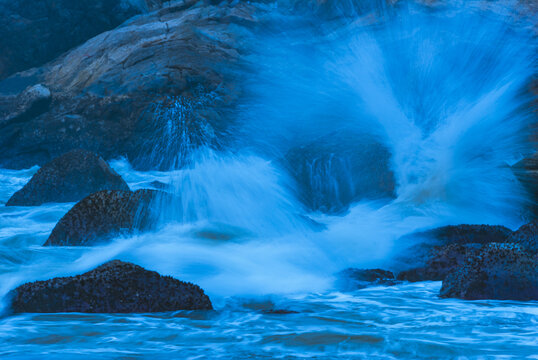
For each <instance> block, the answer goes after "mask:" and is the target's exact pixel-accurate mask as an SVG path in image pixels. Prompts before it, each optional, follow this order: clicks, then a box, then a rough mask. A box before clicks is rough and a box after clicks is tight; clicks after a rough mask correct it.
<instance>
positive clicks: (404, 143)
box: [0, 1, 538, 359]
mask: <svg viewBox="0 0 538 360" xmlns="http://www.w3.org/2000/svg"><path fill="white" fill-rule="evenodd" d="M282 3H284V4H286V3H287V2H278V4H280V7H279V6H276V3H275V5H274V7H273V8H272V9H273V10H272V11H270V12H269V14H270V15H266V16H268V17H269V20H268V21H269V23H270V24H273V25H275V24H276V25H278V26H275V27H273V28H270V29H269V30H267V31H265V32H264V31H261V33H260V34H258V35H259V37H260V43H261V44H264V46H258V47H256V46H254V51H252V53H250V54H249V55H248V58H247V61H248V63H249V64H250V67H251V68H250V69H249V72H250V74H251V79H250V81H248V82H247V83H246V84H245V89H244V90H245V95H244V97H243V98H242V99H241V103H240V104H239V106H238V107H237V111H236V113H234V117H235V121H236V122H235V124H234V128H233V130H234V131H233V132H232V133H230V139H229V140H230V141H228V142H227V146H226V147H224V148H222V147H221V148H218V149H215V148H214V147H212V146H211V144H212V143H213V142H212V141H204V137H210V136H214V133H213V132H212V131H211V124H209V123H208V124H205V123H203V124H195V125H196V126H192V127H189V128H184V126H186V125H185V124H186V121H185V120H186V119H185V117H186V116H188V111H190V108H189V109H186V108H184V105H185V103H186V102H185V101H179V100H178V101H176V102H175V103H172V105H171V108H170V109H163V108H161V107H157V108H158V114H156V118H158V119H159V123H162V121H163V119H164V122H165V123H166V126H167V129H169V133H168V135H167V137H166V138H165V139H164V140H165V141H163V139H157V141H155V143H156V144H158V145H157V146H158V147H159V148H158V149H147V150H148V151H147V153H148V154H153V155H152V156H156V157H158V158H156V159H153V160H154V161H155V163H157V164H162V163H168V164H181V167H179V166H178V167H174V166H171V169H170V170H168V171H145V172H143V171H137V170H135V169H133V168H132V167H131V165H130V164H129V162H128V161H127V160H126V159H116V160H114V161H112V162H111V165H112V167H113V168H115V169H116V170H117V171H118V172H119V173H120V174H121V175H122V176H123V178H124V179H125V180H126V181H127V182H128V184H129V186H130V187H131V188H132V189H133V190H136V189H141V188H148V187H149V188H151V187H152V186H153V185H154V182H155V181H159V182H161V183H163V184H165V188H166V191H168V192H171V193H173V194H175V195H176V196H175V197H174V198H173V200H170V201H168V202H165V203H162V204H161V207H160V211H161V217H160V218H159V222H158V224H156V229H155V230H154V231H151V232H148V233H142V234H134V235H132V236H126V237H120V238H117V239H114V240H113V241H112V242H111V243H110V244H107V245H103V246H97V247H91V248H87V247H73V248H69V247H43V246H42V244H43V243H44V242H45V241H46V239H47V237H48V235H49V234H50V231H51V230H52V228H53V227H54V225H55V224H56V222H57V221H58V220H59V219H60V218H61V217H62V216H63V215H64V214H65V213H66V212H67V211H68V210H69V209H70V208H71V207H72V206H73V204H45V205H42V206H39V207H5V206H3V204H5V202H6V201H7V200H8V199H9V197H10V196H11V195H12V194H13V193H14V192H15V191H16V190H18V189H19V188H21V187H22V186H23V185H24V184H25V183H26V182H27V181H28V180H29V178H30V177H31V176H32V174H33V173H35V171H37V167H34V168H31V169H27V170H17V171H16V170H8V169H2V170H0V299H1V306H2V310H6V306H7V305H8V299H7V298H6V295H7V294H8V292H9V291H10V290H12V289H14V288H15V287H17V286H18V285H20V284H22V283H25V282H28V281H35V280H41V279H48V278H51V277H54V276H67V275H75V274H80V273H82V272H85V271H88V270H90V269H92V268H94V267H96V266H98V265H100V264H102V263H104V262H106V261H108V260H111V259H121V260H125V261H131V262H134V263H136V264H138V265H141V266H143V267H145V268H147V269H150V270H155V271H158V272H159V273H161V274H164V275H172V276H174V277H176V278H178V279H181V280H185V281H191V282H194V283H196V284H199V285H200V286H201V287H202V288H203V289H204V290H205V291H206V292H207V294H208V295H209V296H210V298H211V300H212V302H213V305H214V308H215V310H214V311H210V312H182V311H180V312H175V313H162V314H129V315H125V314H121V315H119V314H91V315H89V314H20V315H7V313H4V316H3V317H1V318H0V357H2V358H17V359H33V358H35V359H42V358H51V359H55V358H58V359H69V358H83V357H84V358H88V357H89V358H107V359H108V358H110V359H138V358H155V359H161V358H162V359H170V358H186V359H187V358H188V359H197V358H237V359H243V358H245V359H246V358H270V359H272V358H284V359H295V358H298V359H299V358H343V359H346V358H350V359H361V358H364V359H376V358H379V359H402V358H403V359H416V358H424V359H454V358H461V359H467V358H473V359H516V358H527V359H537V358H538V355H537V354H538V302H536V301H534V302H532V301H531V302H513V301H461V300H455V299H439V298H438V293H439V289H440V286H441V284H440V283H438V282H425V283H418V284H400V285H396V286H391V287H379V286H378V287H372V288H367V289H362V290H357V291H354V292H342V291H341V290H340V289H339V288H338V286H336V284H335V280H336V279H335V274H336V273H337V272H338V271H340V270H342V269H345V268H347V267H359V268H373V267H381V268H386V269H389V270H395V271H397V270H399V269H400V266H401V264H400V263H399V262H398V261H397V259H398V255H400V254H402V253H405V251H406V247H407V246H408V245H409V244H406V243H404V242H403V240H402V237H403V236H404V235H408V234H410V233H413V232H414V231H417V230H424V229H429V228H434V227H438V226H443V225H447V224H461V223H466V224H499V225H505V226H507V227H509V228H511V229H516V228H517V227H518V226H520V225H521V224H523V223H524V222H525V216H526V215H527V214H526V213H525V209H526V205H528V203H529V199H528V196H527V195H526V194H525V192H524V190H523V189H522V187H521V186H520V185H519V183H518V181H517V179H516V178H515V177H514V175H513V174H512V172H511V170H510V168H509V166H510V165H512V164H513V163H515V162H516V161H518V160H520V159H521V158H522V157H524V156H526V155H528V154H529V153H531V152H532V151H533V149H534V148H535V144H533V143H532V142H531V141H530V140H529V139H530V137H531V136H530V135H531V134H529V130H528V129H529V128H530V126H531V125H533V124H535V121H536V119H535V115H533V113H532V109H533V108H532V100H533V98H532V96H531V95H530V94H529V92H528V91H527V90H528V86H529V83H530V81H531V79H532V78H533V76H534V74H535V70H536V60H537V57H536V53H537V52H536V40H535V35H534V32H533V31H534V30H533V26H532V22H531V23H529V19H526V18H525V17H522V16H521V13H520V12H518V11H516V10H515V9H516V7H515V6H516V2H509V1H494V2H480V1H466V2H459V1H454V2H450V4H447V3H445V2H442V3H441V4H438V5H433V6H425V5H423V4H419V3H415V2H411V1H410V2H404V5H399V6H394V7H387V6H372V8H371V9H370V8H368V9H365V8H364V7H361V6H359V5H358V4H361V3H362V2H357V1H345V2H328V4H329V5H327V6H328V7H327V8H326V9H324V11H325V13H323V12H322V14H321V15H320V14H319V13H315V12H312V13H309V12H307V13H306V15H305V14H302V15H301V16H290V14H289V11H290V10H289V7H286V6H283V5H282ZM330 4H332V5H330ZM268 6H269V5H268ZM518 6H519V5H518ZM517 9H519V8H517ZM327 11H329V13H327ZM329 15H330V16H329ZM324 16H327V17H329V18H332V19H334V18H336V19H338V20H336V21H331V22H325V20H326V19H325V17H324ZM531 20H532V19H531ZM275 29H278V31H275ZM191 125H192V124H191ZM200 129H201V130H200ZM197 130H200V132H199V133H191V131H192V132H196V131H197ZM334 131H339V132H343V133H345V134H347V135H349V137H351V139H352V140H353V139H355V136H356V141H357V146H358V147H357V150H353V151H350V152H346V155H345V156H349V155H348V154H349V153H352V154H353V157H352V158H351V159H350V158H347V157H345V156H344V154H343V153H342V152H341V144H336V145H338V146H334V148H331V146H330V144H329V151H328V153H327V150H326V147H325V148H323V149H321V150H320V149H318V148H317V147H316V146H312V144H314V145H315V143H316V141H320V140H319V139H324V136H326V135H331V134H332V133H333V132H334ZM365 137H366V138H368V139H369V140H368V141H377V142H379V144H381V145H382V146H383V147H384V148H386V149H388V152H390V159H389V161H388V163H387V165H386V171H390V172H392V173H393V175H394V178H395V182H396V187H395V189H394V197H389V198H386V197H368V196H364V197H362V196H361V194H360V188H359V189H353V191H355V192H354V193H353V194H352V195H353V196H351V197H350V198H351V199H350V200H349V201H348V203H347V204H346V206H347V207H345V209H344V210H343V211H341V212H339V213H323V212H321V211H319V209H312V208H309V207H308V203H307V202H304V201H303V199H301V197H300V196H299V195H298V194H299V193H300V191H299V190H300V188H301V186H304V183H301V182H300V181H298V180H297V179H296V178H294V176H293V173H292V171H290V167H289V166H286V165H285V162H284V161H283V160H282V159H283V158H285V157H286V154H288V153H289V152H290V151H291V150H293V149H297V148H299V149H303V148H305V147H309V149H310V150H311V151H312V152H313V153H314V158H313V161H312V162H311V163H309V164H307V165H308V166H311V171H310V173H309V174H310V176H311V178H310V179H307V180H308V181H307V183H309V184H310V185H312V186H313V191H314V192H316V191H324V189H325V188H324V187H316V184H320V183H321V184H323V183H330V189H331V192H330V194H329V196H328V198H329V200H331V196H332V197H333V198H332V200H333V201H335V202H336V201H341V199H343V198H344V196H343V195H342V194H343V193H342V192H343V190H342V189H343V188H344V186H343V184H344V183H345V181H347V179H357V178H358V179H360V180H361V181H363V182H368V181H371V177H370V176H369V175H371V174H368V173H367V172H368V170H364V171H362V169H359V170H358V171H357V170H356V169H354V168H353V167H349V168H345V169H347V170H346V171H348V173H343V174H342V173H341V172H338V173H333V172H331V171H332V170H331V169H332V167H331V166H330V162H328V163H323V161H326V160H323V159H327V158H328V159H340V158H341V159H343V160H342V161H343V162H342V163H346V161H354V160H353V159H355V157H357V158H359V159H362V160H364V157H369V156H371V155H370V154H367V153H366V152H364V151H363V150H361V148H360V142H361V141H362V139H364V138H365ZM193 139H194V140H196V141H193ZM149 143H151V142H149ZM167 144H168V145H167ZM178 144H179V145H178ZM351 144H352V145H354V143H353V141H351ZM353 149H355V147H354V146H353ZM316 151H319V153H316ZM164 157H168V158H167V159H165V160H166V161H163V159H164ZM174 159H176V160H177V161H174ZM362 160H361V161H362ZM148 161H152V159H151V156H149V157H148ZM320 163H323V164H324V165H323V166H321V167H316V166H315V165H316V164H320ZM288 165H290V164H288ZM293 166H298V164H291V167H293ZM376 171H384V170H376ZM347 188H349V187H347ZM347 188H346V189H347ZM346 191H347V190H346Z"/></svg>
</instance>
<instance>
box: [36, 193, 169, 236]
mask: <svg viewBox="0 0 538 360" xmlns="http://www.w3.org/2000/svg"><path fill="white" fill-rule="evenodd" d="M158 194H159V192H158V191H155V190H138V191H135V192H131V191H118V190H105V191H99V192H96V193H94V194H91V195H90V196H88V197H86V198H84V199H82V200H81V201H80V202H79V203H77V204H76V205H75V206H73V208H72V209H71V210H69V211H68V212H67V214H65V215H64V216H63V217H62V218H61V219H60V221H59V222H58V223H57V224H56V226H55V227H54V229H53V230H52V233H51V234H50V236H49V238H48V239H47V241H46V243H45V244H44V246H91V245H95V244H99V243H102V242H106V241H107V240H109V239H110V238H112V237H114V236H118V235H121V234H129V233H133V232H135V231H143V230H147V229H149V228H151V226H152V225H154V223H155V219H156V214H155V212H154V209H153V206H152V204H153V201H154V200H155V199H156V197H157V195H158Z"/></svg>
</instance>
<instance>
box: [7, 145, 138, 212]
mask: <svg viewBox="0 0 538 360" xmlns="http://www.w3.org/2000/svg"><path fill="white" fill-rule="evenodd" d="M101 190H123V191H129V186H128V185H127V183H126V182H125V181H124V180H123V179H122V178H121V176H120V175H118V174H117V173H116V172H115V171H114V170H113V169H112V168H111V167H110V166H109V165H108V164H107V163H106V162H105V161H104V160H103V159H102V158H100V157H99V156H97V155H96V154H94V153H92V152H90V151H86V150H73V151H70V152H68V153H66V154H64V155H62V156H60V157H59V158H56V159H54V160H52V161H51V162H49V163H47V164H46V165H44V166H43V167H42V168H41V169H39V170H38V171H37V173H36V174H35V175H34V176H33V177H32V178H31V179H30V181H29V182H28V183H27V184H26V185H25V186H24V187H23V188H22V189H21V190H19V191H17V192H16V193H15V194H14V195H13V196H12V197H11V198H10V199H9V201H8V202H7V204H6V206H37V205H41V204H44V203H49V202H75V201H79V200H81V199H83V198H85V197H86V196H88V195H90V194H91V193H94V192H97V191H101Z"/></svg>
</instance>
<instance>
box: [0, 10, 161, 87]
mask: <svg viewBox="0 0 538 360" xmlns="http://www.w3.org/2000/svg"><path fill="white" fill-rule="evenodd" d="M162 2H163V1H161V0H141V1H132V0H77V1H72V0H40V1H34V0H9V1H0V79H3V78H5V77H6V76H9V75H10V74H13V73H15V72H18V71H22V70H26V69H29V68H31V67H34V66H39V65H42V64H44V63H46V62H48V61H50V60H53V59H54V58H56V57H57V56H58V55H60V54H61V53H63V52H65V51H67V50H69V49H71V48H73V47H75V46H77V45H79V44H81V43H83V42H84V41H86V40H88V39H90V38H92V37H94V36H95V35H97V34H100V33H102V32H104V31H107V30H110V29H113V28H115V27H116V26H118V25H120V24H121V23H122V22H124V21H125V20H127V19H129V18H130V17H132V16H135V15H137V14H141V13H144V12H147V11H150V10H152V9H155V8H156V7H158V6H160V5H161V4H162Z"/></svg>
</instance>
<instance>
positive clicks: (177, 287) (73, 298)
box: [10, 260, 212, 313]
mask: <svg viewBox="0 0 538 360" xmlns="http://www.w3.org/2000/svg"><path fill="white" fill-rule="evenodd" d="M10 297H11V308H12V310H13V311H14V312H15V313H25V312H33V313H58V312H83V313H148V312H164V311H176V310H211V309H212V305H211V301H210V300H209V297H208V296H207V295H206V294H205V293H204V291H203V290H202V289H201V288H200V287H198V286H197V285H194V284H190V283H185V282H182V281H179V280H176V279H174V278H172V277H169V276H160V275H159V274H158V273H156V272H154V271H148V270H145V269H143V268H142V267H140V266H137V265H134V264H131V263H127V262H123V261H119V260H114V261H110V262H108V263H106V264H104V265H101V266H99V267H98V268H96V269H94V270H92V271H89V272H87V273H84V274H82V275H77V276H70V277H61V278H54V279H51V280H47V281H36V282H32V283H27V284H24V285H21V286H19V287H18V288H16V289H15V290H13V291H12V292H11V294H10Z"/></svg>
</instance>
